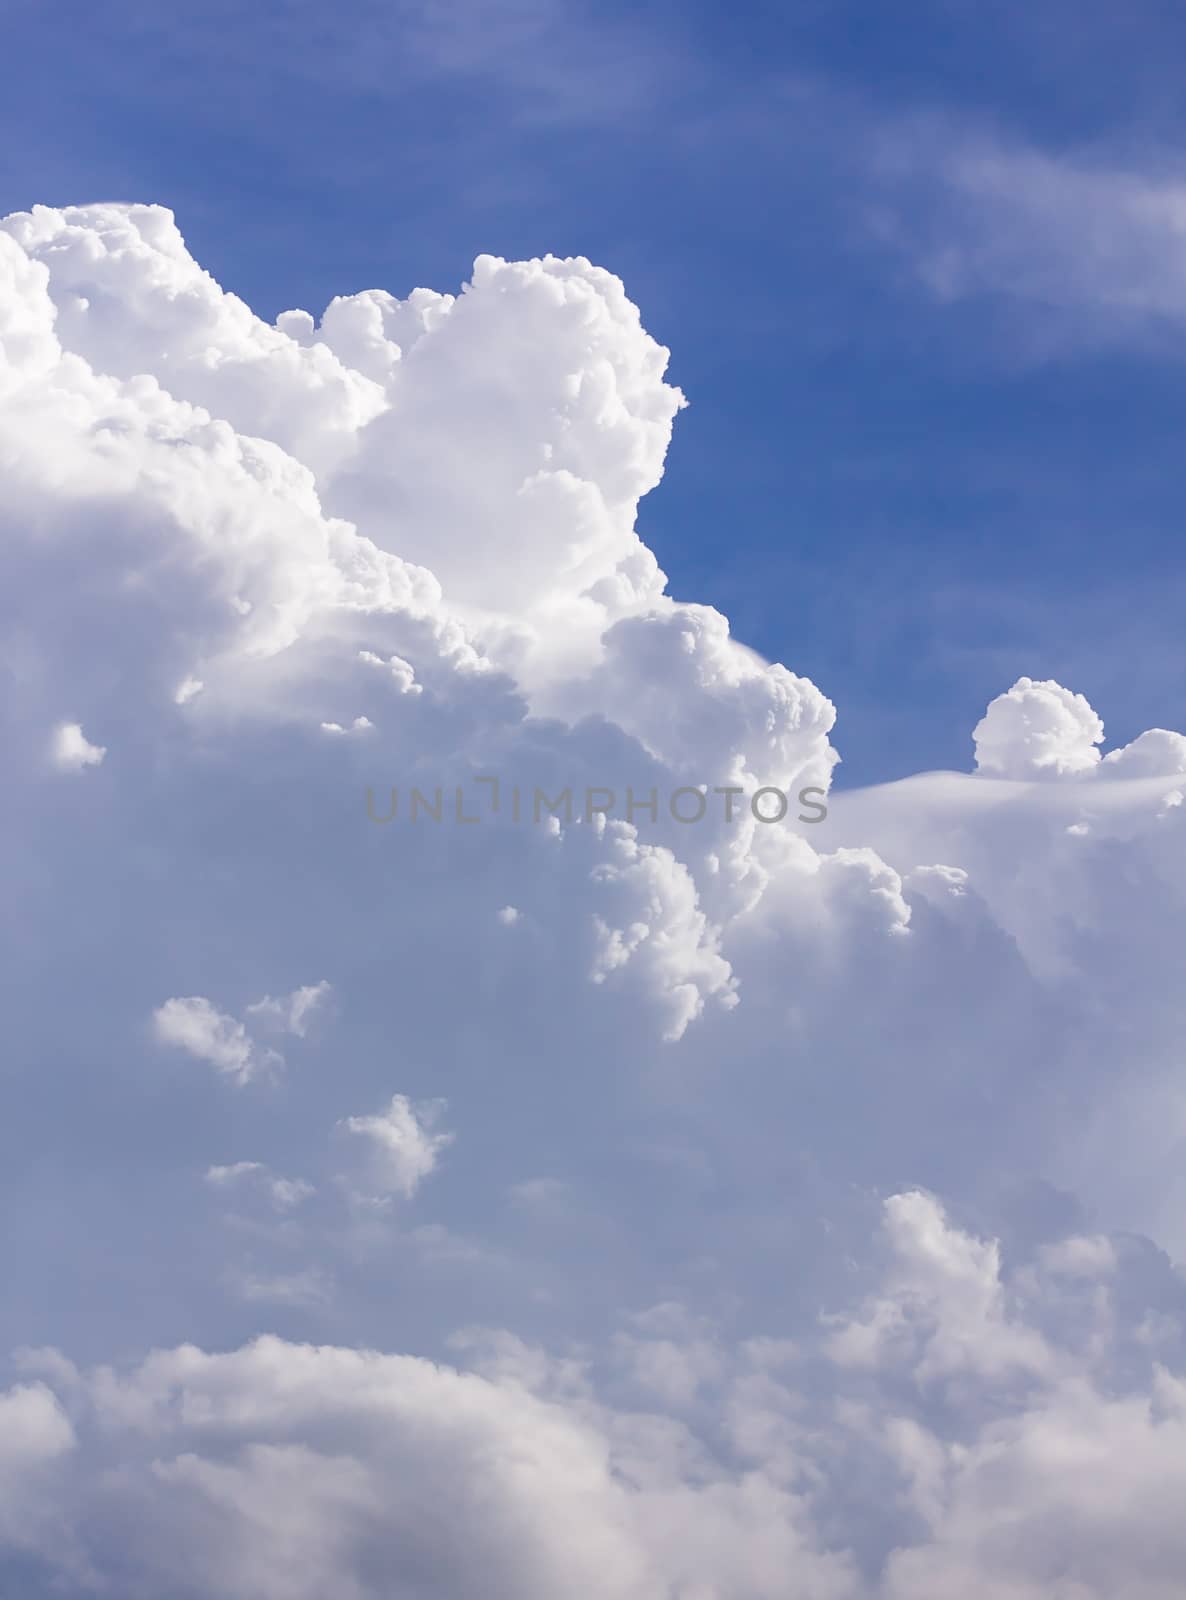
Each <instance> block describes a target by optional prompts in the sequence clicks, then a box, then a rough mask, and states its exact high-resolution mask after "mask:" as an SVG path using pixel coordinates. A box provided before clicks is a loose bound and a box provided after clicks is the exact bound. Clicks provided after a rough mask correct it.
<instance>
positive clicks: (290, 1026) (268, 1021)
mask: <svg viewBox="0 0 1186 1600" xmlns="http://www.w3.org/2000/svg"><path fill="white" fill-rule="evenodd" d="M332 993H333V984H332V983H330V982H329V981H328V979H326V978H322V980H321V982H320V983H308V984H305V985H304V987H303V988H300V989H294V990H293V991H292V993H291V994H288V995H285V996H283V998H281V999H279V1000H274V999H273V998H272V996H271V995H265V996H264V998H263V999H262V1000H256V1001H254V1002H253V1003H252V1004H251V1005H249V1006H248V1007H247V1015H248V1016H249V1017H255V1018H257V1019H258V1021H259V1022H260V1024H261V1025H262V1026H264V1027H266V1028H270V1029H273V1030H275V1031H276V1032H278V1033H291V1034H295V1035H296V1037H297V1038H298V1039H303V1038H304V1037H305V1033H306V1031H307V1029H308V1025H309V1018H310V1017H311V1016H312V1015H313V1013H314V1012H315V1011H317V1010H318V1009H319V1008H320V1007H321V1006H323V1005H324V1004H325V1002H326V1001H327V1000H328V999H329V997H330V995H331V994H332Z"/></svg>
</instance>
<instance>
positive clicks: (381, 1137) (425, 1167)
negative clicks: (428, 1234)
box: [342, 1094, 454, 1200]
mask: <svg viewBox="0 0 1186 1600" xmlns="http://www.w3.org/2000/svg"><path fill="white" fill-rule="evenodd" d="M444 1109H445V1107H444V1102H443V1101H436V1102H432V1103H429V1104H426V1105H416V1106H414V1105H413V1104H412V1103H411V1101H410V1100H409V1099H408V1098H407V1096H406V1095H402V1094H396V1095H392V1097H391V1103H390V1104H389V1105H388V1107H387V1109H386V1111H383V1112H380V1113H379V1114H378V1115H376V1116H367V1117H346V1118H345V1119H344V1120H343V1122H342V1126H343V1127H344V1128H345V1130H346V1131H347V1132H348V1133H352V1134H357V1135H358V1136H359V1137H360V1138H362V1139H365V1140H366V1141H367V1144H368V1146H369V1151H368V1160H367V1162H366V1177H367V1181H369V1182H370V1183H371V1184H373V1185H374V1187H375V1188H377V1189H378V1190H379V1191H380V1192H381V1193H386V1194H398V1195H402V1196H403V1197H404V1198H405V1199H408V1200H410V1199H411V1198H412V1196H413V1195H414V1194H415V1193H416V1191H417V1189H418V1188H419V1187H420V1185H421V1184H422V1183H423V1182H424V1180H425V1178H427V1177H428V1176H429V1174H430V1173H431V1172H433V1171H434V1169H435V1168H436V1165H437V1160H438V1158H439V1156H440V1153H441V1151H442V1150H444V1149H445V1148H446V1147H447V1146H448V1145H450V1144H451V1143H452V1142H453V1138H454V1135H453V1134H452V1133H447V1132H439V1133H438V1132H434V1129H435V1127H436V1124H437V1122H438V1121H439V1120H440V1117H441V1114H442V1113H443V1111H444Z"/></svg>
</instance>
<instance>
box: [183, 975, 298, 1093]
mask: <svg viewBox="0 0 1186 1600" xmlns="http://www.w3.org/2000/svg"><path fill="white" fill-rule="evenodd" d="M152 1020H153V1026H154V1027H155V1029H156V1036H157V1038H158V1039H159V1040H160V1041H161V1043H162V1044H168V1045H174V1046H176V1047H177V1048H178V1049H181V1050H186V1051H188V1052H189V1054H190V1055H191V1056H196V1057H197V1058H198V1060H199V1061H207V1062H209V1064H210V1065H211V1066H212V1067H214V1068H216V1069H217V1070H218V1071H219V1072H222V1073H225V1074H226V1075H227V1077H230V1078H234V1079H235V1080H236V1082H238V1083H246V1082H247V1081H248V1080H249V1079H250V1078H254V1077H256V1076H258V1075H259V1073H260V1072H262V1071H266V1070H267V1069H268V1068H270V1067H273V1066H276V1065H278V1064H280V1057H278V1056H277V1055H276V1054H275V1052H274V1051H270V1050H265V1051H263V1052H261V1051H260V1050H259V1048H258V1047H257V1046H256V1045H255V1044H254V1042H253V1041H252V1039H251V1038H250V1036H249V1035H248V1033H247V1029H246V1028H245V1027H244V1026H243V1024H242V1023H241V1022H236V1020H235V1018H234V1017H228V1016H227V1015H226V1014H225V1013H224V1012H222V1011H219V1010H218V1008H217V1007H216V1006H214V1005H212V1004H211V1003H210V1001H209V1000H207V999H206V998H205V997H204V996H203V995H188V996H186V997H184V998H176V999H172V1000H166V1001H165V1003H164V1005H162V1006H158V1007H157V1009H156V1011H154V1012H153V1018H152Z"/></svg>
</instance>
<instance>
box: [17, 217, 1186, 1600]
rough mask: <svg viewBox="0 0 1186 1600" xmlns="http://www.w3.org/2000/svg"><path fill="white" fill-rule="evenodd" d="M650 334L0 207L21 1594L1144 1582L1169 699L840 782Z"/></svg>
mask: <svg viewBox="0 0 1186 1600" xmlns="http://www.w3.org/2000/svg"><path fill="white" fill-rule="evenodd" d="M666 361H667V353H666V351H664V350H663V349H662V348H661V347H660V346H658V345H657V344H656V343H655V342H654V341H653V340H652V339H651V338H650V337H649V336H648V335H647V334H646V332H645V331H644V329H643V327H642V323H641V320H640V317H639V313H638V311H637V309H636V308H635V307H634V306H633V305H632V304H631V302H630V301H629V300H628V299H627V297H626V294H625V291H624V289H623V286H622V285H621V283H620V282H619V281H618V280H617V279H616V278H615V277H613V276H612V275H611V274H610V273H608V272H605V271H603V270H602V269H600V268H598V267H594V266H592V265H591V264H590V263H589V262H588V261H585V260H582V259H577V260H567V261H561V260H557V259H555V258H552V257H548V258H546V259H544V260H542V261H538V260H537V261H531V262H513V263H508V262H505V261H501V260H497V259H495V258H493V257H489V256H483V257H480V258H479V259H478V261H477V262H476V263H475V266H474V272H473V276H472V279H471V281H470V282H469V283H468V284H466V285H465V286H464V288H463V289H462V290H461V292H460V293H459V294H457V295H451V294H448V295H442V294H437V293H433V292H430V291H428V290H426V289H417V290H415V291H414V292H413V293H412V294H411V295H410V296H409V297H408V298H407V299H406V300H398V299H396V298H394V297H393V296H392V295H389V294H386V293H384V292H381V291H378V290H375V291H370V292H367V293H364V294H359V295H353V296H349V297H345V298H340V299H337V300H334V301H333V302H332V303H331V305H330V306H329V307H328V308H327V309H326V311H325V312H324V314H323V315H322V317H321V318H320V321H316V320H315V319H314V318H313V317H312V316H311V315H309V314H308V313H306V312H304V311H299V310H293V311H288V312H285V313H284V314H283V315H282V316H281V317H280V318H279V319H278V320H277V323H276V325H275V326H269V325H267V324H265V323H263V322H262V321H260V320H259V319H258V318H256V317H255V316H254V315H253V314H252V312H251V311H250V310H249V308H248V307H247V306H246V305H244V304H243V303H242V302H241V301H240V300H238V299H236V298H235V297H234V296H233V295H229V294H226V293H224V292H223V291H222V290H221V289H220V288H219V286H218V285H217V284H216V283H215V282H214V281H213V280H212V279H211V277H210V276H209V275H208V274H207V273H205V272H203V270H202V269H201V268H200V267H199V265H198V264H197V263H196V262H195V261H193V259H192V258H191V257H190V255H189V253H188V251H187V250H186V247H185V245H184V242H183V240H182V238H181V235H180V234H179V232H178V230H177V227H176V225H175V223H174V220H173V218H172V216H171V214H170V213H169V212H167V211H165V210H163V209H162V208H159V207H152V206H114V205H108V206H92V207H83V208H74V209H67V210H62V211H55V210H49V209H46V208H38V209H35V210H34V211H33V212H32V213H29V214H20V215H16V216H13V217H9V218H8V219H6V220H5V221H4V222H3V223H2V224H0V460H2V462H3V473H2V474H0V505H2V518H3V529H4V536H5V537H4V547H3V548H4V561H5V571H4V586H3V592H4V594H5V596H6V601H7V604H6V606H5V615H4V651H3V656H2V658H0V659H2V661H3V669H4V672H5V675H6V679H7V693H6V696H5V702H6V706H7V708H8V709H7V710H6V713H5V729H4V732H5V742H6V747H7V751H8V754H9V767H10V771H11V782H10V816H9V825H8V826H7V827H6V828H5V830H4V833H3V846H2V850H3V866H4V871H5V875H6V882H7V883H8V884H9V885H10V900H9V903H10V906H11V907H12V909H13V914H12V915H11V916H10V917H9V918H8V919H6V923H5V947H4V959H5V966H6V970H7V971H8V973H9V974H10V976H11V978H12V979H13V982H12V985H11V994H12V1000H11V1004H10V1008H9V1013H8V1017H7V1024H8V1032H9V1038H8V1040H7V1048H6V1051H5V1055H6V1058H7V1061H8V1098H7V1115H6V1126H7V1129H8V1145H7V1151H6V1153H7V1160H6V1162H5V1164H4V1169H3V1170H4V1176H5V1183H6V1185H7V1193H6V1199H7V1206H6V1215H7V1216H8V1217H9V1218H10V1227H9V1230H8V1242H7V1245H6V1251H7V1254H6V1259H5V1266H6V1269H7V1287H8V1294H7V1296H6V1306H5V1310H4V1313H3V1318H4V1329H3V1332H4V1338H3V1340H2V1341H0V1346H2V1348H3V1349H4V1350H5V1351H6V1352H8V1354H7V1356H6V1361H7V1373H6V1376H5V1377H4V1382H3V1386H2V1387H0V1490H2V1492H0V1578H2V1579H3V1583H2V1584H0V1588H3V1589H4V1591H5V1592H8V1591H9V1590H11V1591H12V1592H14V1593H16V1592H19V1593H20V1594H22V1595H24V1596H28V1597H30V1600H32V1597H34V1596H37V1595H42V1594H44V1595H49V1594H51V1593H53V1594H67V1595H70V1596H78V1597H81V1596H84V1595H89V1594H92V1593H95V1594H98V1593H119V1594H121V1595H127V1596H129V1597H134V1596H146V1597H147V1596H153V1597H157V1596H161V1595H165V1594H168V1595H170V1596H176V1597H178V1600H191V1597H192V1600H198V1597H202V1600H211V1597H219V1600H223V1597H225V1600H303V1597H307V1600H314V1597H321V1596H324V1595H326V1594H333V1595H335V1596H341V1597H343V1600H379V1597H380V1596H389V1595H392V1594H396V1593H398V1594H401V1595H402V1594H412V1593H415V1594H417V1595H422V1596H424V1597H425V1600H429V1597H432V1600H469V1597H471V1596H474V1595H477V1594H481V1595H483V1596H490V1597H503V1596H505V1597H507V1600H512V1597H513V1600H535V1597H538V1600H563V1597H566V1596H572V1597H573V1600H577V1597H580V1600H587V1597H590V1596H596V1597H598V1600H653V1597H654V1596H657V1595H660V1594H663V1595H670V1596H672V1597H678V1600H784V1597H785V1596H786V1595H787V1594H789V1593H793V1594H795V1595H801V1596H803V1597H811V1600H907V1597H909V1600H929V1597H934V1600H940V1597H942V1600H949V1597H950V1596H952V1595H957V1594H958V1595H960V1596H966V1597H968V1600H1037V1596H1039V1595H1041V1596H1043V1597H1044V1600H1045V1597H1049V1596H1057V1597H1058V1600H1113V1597H1114V1596H1115V1595H1117V1594H1121V1593H1123V1594H1124V1595H1125V1596H1126V1597H1129V1596H1131V1597H1133V1600H1164V1597H1165V1596H1168V1595H1169V1594H1171V1593H1175V1592H1176V1587H1175V1586H1176V1585H1178V1584H1179V1583H1180V1575H1181V1572H1182V1571H1183V1570H1184V1569H1186V1544H1184V1542H1183V1534H1182V1529H1181V1518H1180V1516H1179V1515H1178V1514H1177V1510H1176V1508H1177V1506H1178V1505H1179V1504H1180V1502H1181V1499H1182V1496H1183V1493H1184V1492H1186V1482H1183V1474H1184V1472H1186V1467H1184V1465H1183V1464H1184V1463H1186V1450H1184V1448H1183V1444H1184V1437H1186V1436H1184V1428H1186V1377H1184V1376H1183V1374H1184V1373H1186V1345H1184V1333H1183V1320H1182V1319H1183V1315H1184V1314H1186V1295H1184V1293H1183V1284H1182V1279H1181V1277H1180V1275H1179V1272H1178V1269H1177V1267H1176V1266H1175V1265H1174V1257H1175V1256H1177V1255H1179V1254H1180V1253H1181V1249H1182V1245H1183V1238H1182V1227H1181V1221H1180V1218H1181V1215H1182V1200H1183V1198H1184V1196H1183V1178H1182V1172H1181V1163H1180V1159H1179V1152H1180V1149H1181V1142H1182V1138H1183V1135H1184V1134H1186V1126H1184V1124H1183V1116H1184V1112H1183V1103H1182V1096H1181V1091H1180V1087H1179V1064H1178V1063H1179V1056H1180V1039H1181V1033H1182V1019H1181V1014H1180V1013H1181V1003H1180V1001H1179V999H1178V994H1179V992H1180V988H1181V985H1180V980H1179V975H1178V972H1177V965H1178V956H1177V952H1178V950H1179V949H1180V946H1181V938H1182V934H1183V931H1184V928H1183V924H1184V910H1186V874H1184V872H1183V868H1182V862H1183V860H1186V855H1184V852H1183V848H1182V846H1183V829H1184V827H1186V808H1184V806H1183V796H1184V792H1186V739H1183V737H1182V736H1181V735H1180V734H1177V733H1172V732H1168V731H1166V730H1164V729H1154V730H1151V731H1150V732H1148V733H1145V734H1143V735H1142V736H1141V737H1140V738H1139V739H1137V740H1135V741H1134V742H1133V743H1132V744H1130V745H1128V746H1127V747H1126V748H1124V749H1121V750H1116V751H1113V752H1111V753H1109V754H1106V755H1103V756H1102V757H1101V753H1100V746H1101V745H1102V743H1103V738H1104V730H1103V724H1102V722H1101V720H1100V718H1099V717H1098V716H1097V714H1096V712H1095V711H1094V710H1093V709H1092V708H1091V706H1090V705H1088V703H1087V702H1086V700H1084V699H1083V697H1082V696H1081V695H1078V694H1075V693H1073V692H1072V691H1070V690H1069V689H1067V688H1065V687H1063V686H1062V685H1060V684H1057V683H1054V682H1050V681H1034V680H1031V679H1029V678H1021V679H1020V680H1019V681H1018V682H1017V683H1016V684H1015V685H1013V686H1012V687H1011V688H1008V689H1007V690H1006V691H1005V692H1004V693H1003V694H1002V695H1001V696H1000V697H999V698H998V699H996V700H994V701H993V703H992V705H990V706H989V707H988V710H987V712H986V714H985V715H984V717H983V719H982V720H981V721H980V722H979V725H978V726H977V727H976V729H975V735H974V752H973V749H972V748H970V751H969V756H970V758H971V757H972V755H973V753H974V757H975V770H974V771H969V772H967V773H943V774H926V775H922V776H920V777H918V778H914V779H910V780H907V781H906V782H904V783H898V784H893V785H889V786H885V787H882V788H879V789H873V790H866V791H860V792H849V793H838V794H834V793H831V792H830V787H831V776H832V771H833V768H834V766H835V763H836V761H837V759H838V757H837V754H836V751H835V749H834V748H833V746H832V743H831V735H832V731H833V726H834V722H835V711H834V708H833V706H832V705H831V703H830V702H829V700H828V699H827V698H826V697H825V695H824V694H823V693H822V692H821V691H820V690H819V689H818V688H817V687H816V686H815V685H814V684H812V683H811V682H809V681H808V680H807V679H805V678H803V677H800V676H797V675H796V674H795V673H794V672H793V671H790V670H788V669H787V668H786V667H784V666H782V665H778V664H772V663H769V662H767V661H765V660H763V659H761V658H760V657H759V656H758V655H757V654H756V653H755V652H753V651H751V650H749V649H748V648H746V647H745V646H744V645H742V644H741V643H739V642H738V641H736V640H734V639H733V638H732V637H731V635H730V632H729V628H728V624H727V622H726V620H725V618H724V617H722V616H721V615H720V614H719V613H718V612H717V611H715V610H713V609H712V608H711V607H709V606H706V605H703V604H693V603H686V602H681V601H677V600H675V599H673V598H672V597H671V596H669V595H668V593H667V590H666V580H665V578H664V575H663V574H662V573H661V572H660V571H659V569H658V566H657V564H656V562H655V560H654V557H653V556H652V555H651V553H650V552H649V551H648V550H647V549H646V547H645V546H644V545H643V544H642V542H641V541H640V539H639V537H638V534H637V532H636V531H635V520H636V513H637V508H638V503H639V500H640V498H641V497H642V496H644V495H645V494H647V493H648V492H649V491H650V490H652V489H653V488H654V487H655V486H656V484H657V483H658V482H659V480H660V477H661V474H662V470H663V462H664V456H665V452H666V449H667V445H668V442H669V440H670V436H671V430H672V425H673V421H674V419H675V418H676V415H677V413H678V411H679V409H680V406H681V405H682V403H683V400H682V396H681V395H680V394H679V392H678V391H677V390H676V389H674V388H672V387H671V386H670V385H669V384H668V383H667V382H666V381H665V377H664V373H665V368H666ZM888 692H892V686H889V690H888ZM971 721H972V718H971V716H970V717H969V722H970V723H971Z"/></svg>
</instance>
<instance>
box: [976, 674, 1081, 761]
mask: <svg viewBox="0 0 1186 1600" xmlns="http://www.w3.org/2000/svg"><path fill="white" fill-rule="evenodd" d="M1103 737H1104V725H1103V723H1102V722H1101V721H1100V719H1099V717H1098V716H1097V715H1096V714H1095V712H1094V711H1093V710H1092V709H1091V707H1090V705H1089V704H1088V703H1087V701H1086V700H1085V699H1084V697H1083V696H1082V695H1081V694H1074V693H1072V691H1071V690H1070V689H1064V688H1063V687H1062V685H1061V684H1059V683H1055V682H1054V681H1053V679H1047V680H1046V681H1045V682H1041V683H1035V682H1034V680H1033V679H1032V678H1018V680H1017V682H1016V683H1015V684H1014V685H1013V687H1012V688H1011V689H1010V690H1009V691H1008V692H1007V693H1005V694H1001V695H998V696H997V698H996V699H995V700H994V701H993V702H992V703H991V705H990V706H989V708H988V710H987V711H986V712H985V714H984V716H983V717H982V718H981V720H980V721H979V722H978V723H977V725H976V728H975V731H974V733H973V735H972V738H973V740H974V742H975V745H976V770H977V771H978V772H984V773H988V774H990V775H991V776H993V777H1000V778H1065V777H1068V776H1070V775H1072V774H1075V773H1081V772H1090V771H1092V770H1093V768H1094V767H1095V766H1096V765H1097V764H1098V762H1099V759H1100V753H1099V751H1098V749H1097V748H1096V746H1097V745H1098V744H1099V743H1100V741H1101V740H1102V739H1103Z"/></svg>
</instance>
